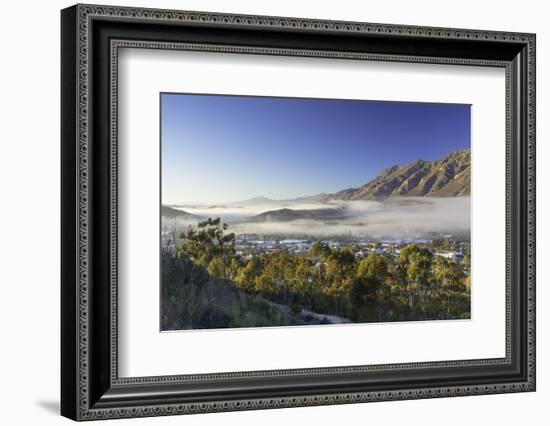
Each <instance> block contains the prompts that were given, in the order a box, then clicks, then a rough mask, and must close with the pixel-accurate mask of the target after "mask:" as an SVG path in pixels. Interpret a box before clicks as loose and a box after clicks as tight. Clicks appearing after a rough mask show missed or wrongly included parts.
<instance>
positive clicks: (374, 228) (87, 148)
mask: <svg viewBox="0 0 550 426" xmlns="http://www.w3.org/2000/svg"><path fill="white" fill-rule="evenodd" d="M61 29H62V31H61V50H62V76H61V81H62V93H61V98H62V123H61V127H62V141H61V142H62V154H61V155H62V184H61V190H62V282H61V287H62V289H61V307H62V312H61V316H62V329H61V334H62V359H61V365H62V375H61V385H62V389H61V412H62V414H63V415H64V416H66V417H69V418H71V419H74V420H93V419H105V418H121V417H141V416H159V415H170V414H187V413H205V412H215V411H229V410H244V409H265V408H280V407H292V406H308V405H321V404H343V403H353V402H368V401H382V400H400V399H417V398H436V397H445V396H466V395H478V394H490V393H504V392H522V391H534V390H535V35H534V34H523V33H522V34H520V33H508V32H506V33H504V32H495V31H479V30H463V29H448V28H426V27H412V26H402V25H387V24H369V23H358V22H335V21H320V20H307V19H294V18H280V17H266V16H242V15H226V14H216V13H202V12H186V11H170V10H155V9H138V8H128V7H105V6H95V5H76V6H73V7H70V8H67V9H64V10H63V11H62V12H61Z"/></svg>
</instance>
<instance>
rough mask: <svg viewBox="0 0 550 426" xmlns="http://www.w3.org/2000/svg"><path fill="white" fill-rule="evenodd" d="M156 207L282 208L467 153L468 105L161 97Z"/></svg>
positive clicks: (210, 96)
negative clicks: (263, 204)
mask: <svg viewBox="0 0 550 426" xmlns="http://www.w3.org/2000/svg"><path fill="white" fill-rule="evenodd" d="M161 105H162V109H161V132H162V134H161V144H162V146H161V149H162V203H163V204H166V205H179V204H205V205H214V204H227V203H235V202H240V201H245V200H248V199H251V198H256V197H260V196H261V197H266V198H269V199H272V200H289V199H294V198H300V197H307V196H312V195H316V194H320V193H329V194H330V193H334V192H337V191H340V190H342V189H346V188H350V187H358V186H361V185H363V184H365V183H367V182H368V181H369V180H371V179H373V178H374V177H375V176H376V175H377V174H378V173H380V172H381V171H382V170H383V169H385V168H387V167H390V166H393V165H395V164H406V163H409V162H411V161H414V160H417V159H423V160H426V161H433V160H436V159H440V158H442V157H444V156H445V155H446V154H448V153H450V152H452V151H456V150H460V149H466V148H469V147H470V106H469V105H457V104H429V103H401V102H381V101H350V100H334V99H331V100H327V99H296V98H269V97H246V96H222V95H189V94H161Z"/></svg>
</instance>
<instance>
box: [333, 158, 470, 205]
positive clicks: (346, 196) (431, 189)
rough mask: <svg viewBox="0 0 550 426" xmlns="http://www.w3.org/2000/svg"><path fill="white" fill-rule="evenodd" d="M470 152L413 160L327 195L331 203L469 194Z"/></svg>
mask: <svg viewBox="0 0 550 426" xmlns="http://www.w3.org/2000/svg"><path fill="white" fill-rule="evenodd" d="M470 175H471V168H470V150H469V149H464V150H460V151H455V152H452V153H450V154H448V155H447V156H445V157H444V158H442V159H441V160H436V161H424V160H416V161H413V162H412V163H409V164H407V165H404V166H399V165H395V166H392V167H390V168H388V169H386V170H384V171H382V172H381V173H380V174H379V175H378V176H377V177H376V178H374V179H373V180H371V181H370V182H368V183H366V184H365V185H363V186H361V187H359V188H349V189H344V190H342V191H339V192H337V193H336V194H331V195H330V196H327V199H333V200H346V201H348V200H372V199H383V198H387V197H392V196H411V197H412V196H415V197H423V196H431V197H457V196H463V195H469V194H470Z"/></svg>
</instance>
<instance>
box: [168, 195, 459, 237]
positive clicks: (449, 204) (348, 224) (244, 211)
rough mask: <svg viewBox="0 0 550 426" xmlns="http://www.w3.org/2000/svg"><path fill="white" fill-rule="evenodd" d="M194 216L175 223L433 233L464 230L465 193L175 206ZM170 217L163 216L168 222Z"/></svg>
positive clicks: (274, 230) (305, 231)
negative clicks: (280, 214) (291, 215)
mask: <svg viewBox="0 0 550 426" xmlns="http://www.w3.org/2000/svg"><path fill="white" fill-rule="evenodd" d="M177 208H179V209H181V210H184V211H185V212H187V213H190V214H192V215H195V216H196V217H195V218H192V219H186V220H180V219H179V218H178V219H177V221H176V223H177V226H178V227H179V226H185V225H186V224H190V223H196V222H197V221H198V220H201V219H204V218H206V217H221V218H222V220H223V221H224V222H227V223H228V224H229V229H230V230H231V231H232V232H235V233H237V234H243V233H247V234H262V235H268V234H278V235H281V234H286V235H289V236H290V235H302V236H303V235H311V236H331V235H344V234H345V235H349V234H352V235H357V236H366V235H368V236H385V237H394V238H400V237H406V236H410V235H423V234H426V235H428V234H432V233H454V234H457V233H459V234H469V232H470V197H448V198H433V197H395V198H390V199H386V200H384V201H331V202H328V203H313V204H312V203H310V204H292V205H288V203H285V204H276V203H274V204H269V205H265V204H264V205H261V206H246V207H238V206H228V207H226V206H184V205H182V206H177ZM283 208H286V209H292V210H315V209H327V208H339V209H343V211H344V217H343V218H342V219H338V220H334V221H332V220H329V221H326V220H315V219H310V218H308V219H295V220H292V221H257V219H254V216H257V215H259V214H261V213H265V212H267V211H274V210H280V209H283ZM170 223H174V221H173V220H172V221H170V220H166V222H165V224H167V225H169V224H170Z"/></svg>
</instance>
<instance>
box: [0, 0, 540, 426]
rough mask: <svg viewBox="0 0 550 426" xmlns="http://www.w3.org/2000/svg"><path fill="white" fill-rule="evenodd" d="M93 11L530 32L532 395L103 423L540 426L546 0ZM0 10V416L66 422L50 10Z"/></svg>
mask: <svg viewBox="0 0 550 426" xmlns="http://www.w3.org/2000/svg"><path fill="white" fill-rule="evenodd" d="M102 3H103V4H124V5H131V6H143V7H162V8H173V9H188V10H205V11H217V12H231V13H245V14H265V15H280V16H296V17H305V18H324V19H338V20H355V21H369V22H381V23H398V24H412V25H430V26H444V27H462V28H477V29H494V30H505V31H526V32H535V33H537V54H538V58H537V67H538V71H537V77H538V82H537V86H538V88H537V95H538V101H537V106H538V114H537V115H538V125H537V132H538V149H537V163H538V170H537V171H538V176H537V179H538V180H537V182H538V190H537V196H538V206H537V207H538V232H537V235H538V239H537V240H538V256H537V257H538V294H537V300H538V309H537V315H538V333H537V334H538V374H537V377H538V390H537V392H536V393H530V394H509V395H491V396H481V397H462V398H452V399H437V400H421V401H402V402H386V403H374V404H360V405H345V406H327V407H317V408H292V409H284V410H269V411H256V412H238V413H224V414H208V415H195V416H186V417H167V418H155V419H151V418H148V419H134V420H118V421H117V422H119V423H113V422H114V421H107V422H105V423H102V424H110V423H113V424H135V425H139V424H158V425H169V424H181V423H182V422H185V423H186V424H188V425H217V424H226V425H237V424H238V425H257V424H263V425H266V426H267V425H280V424H299V423H302V424H305V423H312V424H317V425H335V424H343V423H344V422H348V421H349V422H361V423H367V422H368V423H370V424H387V425H393V424H400V423H401V424H405V423H406V424H407V425H411V426H412V425H423V426H429V425H441V424H445V425H449V426H452V425H461V426H462V425H469V424H477V423H479V422H481V421H490V422H491V423H493V424H499V425H515V424H522V423H526V422H530V423H531V424H545V423H546V422H545V420H546V419H547V418H548V409H547V405H548V401H550V366H549V365H550V355H549V350H548V349H549V345H548V343H549V342H550V337H548V336H549V335H550V315H549V314H548V308H549V307H550V297H549V296H550V294H549V291H548V289H547V287H546V284H547V282H548V280H549V279H550V265H549V262H548V260H547V259H548V258H549V257H550V249H549V248H548V245H547V244H546V242H547V240H548V239H549V237H550V226H549V223H548V221H546V220H545V218H547V217H550V196H549V191H548V189H547V185H550V169H548V168H546V169H545V168H544V166H545V165H546V164H547V163H548V162H549V160H550V149H549V147H548V144H547V143H546V140H547V138H548V132H549V128H550V126H549V125H548V124H547V122H545V119H544V118H545V117H547V116H548V115H549V114H550V105H549V102H550V96H549V93H548V80H547V79H548V76H549V75H550V50H549V44H550V27H548V25H547V19H546V17H547V16H548V12H547V11H545V2H543V1H540V0H538V1H537V0H524V1H521V2H518V1H509V0H500V1H496V0H492V1H485V2H481V1H473V0H462V1H460V2H452V3H444V2H441V1H429V0H416V1H407V0H402V1H397V0H387V1H384V2H362V1H351V0H339V1H337V2H335V1H331V2H321V1H319V0H317V1H309V0H308V1H305V0H304V1H301V2H299V1H296V0H277V1H274V0H268V1H262V2H259V1H252V0H232V1H231V2H228V1H223V0H202V1H200V0H180V1H178V0H160V1H153V0H148V1H143V0H132V1H128V0H120V1H114V2H113V1H109V0H104V1H103V2H102ZM71 4H72V3H71V2H67V1H60V0H51V1H48V2H38V1H22V2H15V1H13V0H12V1H11V2H9V3H8V4H3V5H2V6H3V7H2V18H3V19H2V24H1V25H0V32H1V37H0V40H1V43H2V49H1V53H2V55H1V58H2V62H1V66H0V108H1V110H0V117H2V120H1V121H0V185H1V186H0V188H1V192H0V197H1V198H0V199H1V200H2V204H1V207H0V259H1V261H0V291H1V295H0V330H1V334H0V342H1V343H0V401H1V406H2V410H1V412H0V418H1V419H2V423H3V424H6V425H17V424H30V425H32V424H41V425H49V424H69V421H68V420H66V419H64V418H61V417H59V416H58V405H59V397H58V395H59V264H60V261H59V228H60V224H59V62H60V59H59V9H61V8H64V7H66V6H69V5H71Z"/></svg>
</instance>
